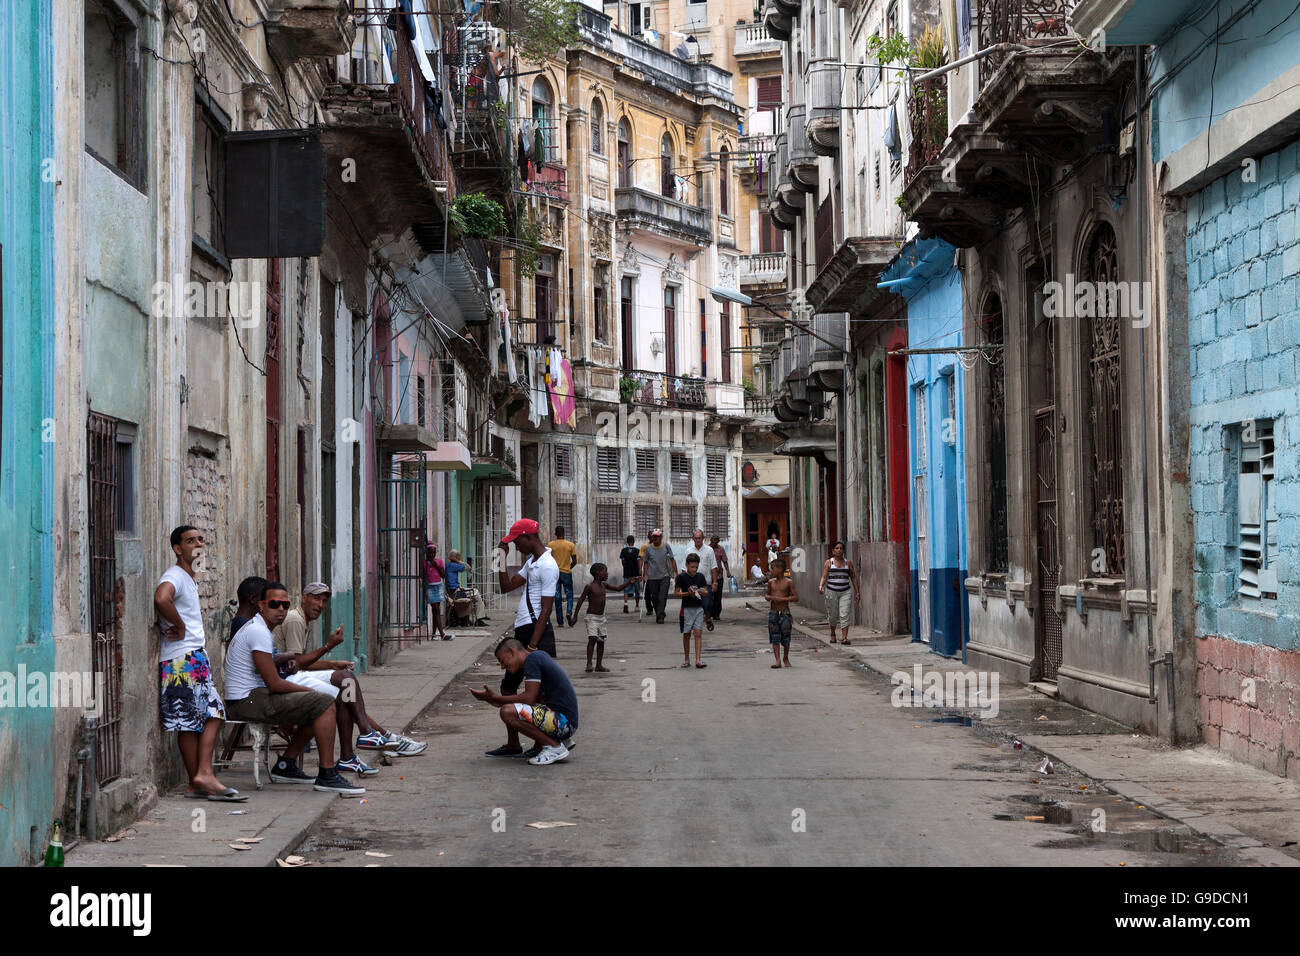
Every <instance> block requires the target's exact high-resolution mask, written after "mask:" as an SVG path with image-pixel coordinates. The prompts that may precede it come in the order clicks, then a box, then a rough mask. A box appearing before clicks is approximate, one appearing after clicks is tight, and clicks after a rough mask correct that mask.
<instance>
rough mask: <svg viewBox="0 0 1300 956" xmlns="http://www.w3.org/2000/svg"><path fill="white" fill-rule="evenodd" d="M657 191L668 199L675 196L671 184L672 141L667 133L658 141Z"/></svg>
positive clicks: (675, 191) (675, 193)
mask: <svg viewBox="0 0 1300 956" xmlns="http://www.w3.org/2000/svg"><path fill="white" fill-rule="evenodd" d="M659 192H660V193H661V194H663V195H664V196H666V197H667V198H669V199H676V198H677V190H676V189H675V188H674V184H673V141H672V139H671V138H670V137H669V136H668V134H667V133H664V138H663V139H662V140H660V142H659Z"/></svg>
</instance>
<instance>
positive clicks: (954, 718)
mask: <svg viewBox="0 0 1300 956" xmlns="http://www.w3.org/2000/svg"><path fill="white" fill-rule="evenodd" d="M930 723H932V724H961V726H963V727H970V726H971V725H972V724H973V723H974V718H972V717H962V716H961V715H960V714H951V715H949V716H947V717H931V718H930Z"/></svg>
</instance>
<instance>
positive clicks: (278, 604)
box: [266, 601, 289, 611]
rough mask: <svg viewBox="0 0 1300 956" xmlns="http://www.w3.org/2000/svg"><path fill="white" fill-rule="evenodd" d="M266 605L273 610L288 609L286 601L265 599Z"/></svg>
mask: <svg viewBox="0 0 1300 956" xmlns="http://www.w3.org/2000/svg"><path fill="white" fill-rule="evenodd" d="M266 606H267V607H269V608H270V609H271V610H273V611H287V610H288V609H289V602H288V601H267V602H266Z"/></svg>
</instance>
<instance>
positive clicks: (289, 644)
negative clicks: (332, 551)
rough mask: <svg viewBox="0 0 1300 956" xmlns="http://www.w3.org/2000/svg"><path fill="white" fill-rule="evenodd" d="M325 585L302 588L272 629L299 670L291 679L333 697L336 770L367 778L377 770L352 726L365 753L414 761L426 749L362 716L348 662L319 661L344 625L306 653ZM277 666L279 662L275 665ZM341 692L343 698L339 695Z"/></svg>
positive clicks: (358, 688)
mask: <svg viewBox="0 0 1300 956" xmlns="http://www.w3.org/2000/svg"><path fill="white" fill-rule="evenodd" d="M329 599H330V589H329V585H328V584H325V583H324V582H323V581H313V582H312V583H311V584H309V585H307V586H306V587H305V588H303V589H302V599H301V603H300V604H299V606H298V607H296V608H294V609H293V610H292V611H290V612H289V613H288V614H286V615H285V617H284V622H283V623H282V624H281V625H280V626H279V627H277V628H276V629H275V646H276V650H277V651H280V652H281V653H282V654H290V655H293V657H294V659H295V660H296V662H297V671H296V672H295V673H294V674H293V679H294V680H295V681H298V682H300V683H302V684H304V685H306V686H308V687H311V688H312V689H313V690H320V691H322V692H323V693H326V694H330V692H331V691H333V693H332V694H330V696H332V697H335V698H336V707H337V709H338V714H337V717H336V721H337V723H338V728H339V750H340V753H341V756H342V759H341V760H340V761H339V768H340V769H342V770H351V771H353V772H354V773H359V774H361V775H362V776H370V775H371V774H376V773H378V772H379V771H378V770H377V769H376V768H374V767H371V766H369V765H368V764H366V763H364V762H363V761H362V760H361V759H360V758H359V757H358V756H357V755H356V754H355V753H354V752H353V750H352V728H353V726H354V725H355V726H356V727H357V729H358V730H359V731H360V734H361V736H360V737H358V738H357V743H356V745H357V746H358V747H361V748H364V749H368V750H389V751H392V752H393V753H395V754H397V756H399V757H414V756H415V755H416V754H421V753H424V751H426V750H428V749H429V745H428V744H426V743H420V742H417V741H414V740H412V739H411V738H410V737H403V736H402V735H400V734H390V733H388V732H387V731H386V730H384V728H383V727H381V726H380V725H379V722H378V721H377V720H375V719H374V718H373V717H371V716H370V714H369V713H367V712H366V701H365V697H364V696H363V695H362V693H361V681H360V679H359V678H358V677H357V675H356V673H355V672H354V671H353V670H352V662H351V661H326V660H321V658H322V657H324V655H325V654H326V653H328V652H329V651H331V650H333V649H334V648H336V647H338V646H339V645H340V644H342V643H343V625H341V624H340V625H339V626H338V627H336V628H335V629H334V632H333V633H332V634H331V635H330V636H329V639H328V640H327V641H326V642H325V646H324V647H321V648H317V649H316V650H314V651H309V650H307V645H308V635H309V632H310V631H311V630H313V629H314V625H315V623H316V621H317V620H318V619H319V618H320V617H321V616H322V615H323V614H324V613H325V608H326V607H327V606H328V605H329ZM277 663H278V661H277ZM339 689H343V693H342V694H340V693H339Z"/></svg>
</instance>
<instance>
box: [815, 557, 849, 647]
mask: <svg viewBox="0 0 1300 956" xmlns="http://www.w3.org/2000/svg"><path fill="white" fill-rule="evenodd" d="M817 590H818V591H820V592H821V593H822V594H824V595H825V596H826V616H827V617H828V618H830V622H831V643H832V644H834V643H836V640H835V629H836V627H838V628H839V629H840V632H841V636H842V638H843V641H842V643H844V644H852V641H850V640H849V616H850V614H851V613H852V611H853V606H854V605H856V604H857V603H858V572H857V571H856V570H855V569H854V567H853V562H852V561H849V560H846V559H845V557H844V542H843V541H836V542H835V544H834V545H833V546H832V547H831V556H830V557H829V558H827V559H826V563H825V564H823V565H822V579H821V583H820V584H818V585H817ZM850 597H851V598H852V601H853V603H852V604H850V603H849V599H850Z"/></svg>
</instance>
